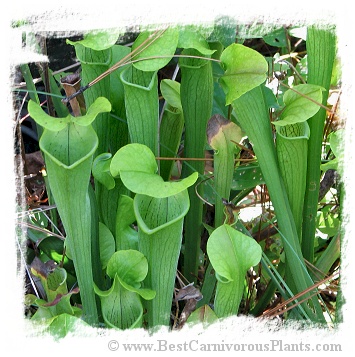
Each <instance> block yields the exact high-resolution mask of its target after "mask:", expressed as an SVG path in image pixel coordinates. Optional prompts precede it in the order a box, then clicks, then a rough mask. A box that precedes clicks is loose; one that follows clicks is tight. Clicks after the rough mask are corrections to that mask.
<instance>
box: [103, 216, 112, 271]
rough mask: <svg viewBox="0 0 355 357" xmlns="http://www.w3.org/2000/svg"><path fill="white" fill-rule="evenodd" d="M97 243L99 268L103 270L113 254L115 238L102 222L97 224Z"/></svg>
mask: <svg viewBox="0 0 355 357" xmlns="http://www.w3.org/2000/svg"><path fill="white" fill-rule="evenodd" d="M99 243H100V260H101V267H102V269H105V268H106V266H107V264H108V262H109V260H110V258H111V257H112V255H113V254H114V252H115V238H114V236H113V235H112V233H111V231H110V230H109V229H108V228H107V227H106V226H105V225H104V224H103V223H102V222H99Z"/></svg>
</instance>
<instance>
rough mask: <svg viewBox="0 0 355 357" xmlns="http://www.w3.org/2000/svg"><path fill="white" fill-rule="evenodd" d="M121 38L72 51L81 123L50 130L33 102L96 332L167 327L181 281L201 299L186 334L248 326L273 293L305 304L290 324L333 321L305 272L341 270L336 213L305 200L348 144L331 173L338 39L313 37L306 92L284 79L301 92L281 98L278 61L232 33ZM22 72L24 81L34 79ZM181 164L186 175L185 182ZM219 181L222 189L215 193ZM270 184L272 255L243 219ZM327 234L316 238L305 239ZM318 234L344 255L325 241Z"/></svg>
mask: <svg viewBox="0 0 355 357" xmlns="http://www.w3.org/2000/svg"><path fill="white" fill-rule="evenodd" d="M245 31H248V30H247V29H245ZM290 31H291V30H290ZM242 32H243V31H242ZM120 34H121V33H120V31H118V32H111V33H103V32H98V33H90V34H87V35H86V36H85V37H84V39H83V40H81V41H77V42H71V41H68V43H70V44H71V45H74V47H75V50H76V54H77V57H78V59H79V60H80V63H81V67H82V74H81V77H82V78H81V81H82V86H83V89H82V90H81V92H84V98H85V104H86V108H85V109H84V108H83V107H82V106H81V111H82V113H84V112H85V113H86V114H85V115H82V116H76V117H74V116H72V115H69V114H67V113H66V112H65V110H66V107H65V106H63V104H62V103H59V102H58V101H56V107H58V110H57V112H58V113H59V112H62V113H65V114H64V115H62V117H60V118H53V117H50V116H49V115H47V114H45V113H44V111H43V110H42V109H41V108H40V106H39V101H38V100H37V99H38V98H36V96H33V98H34V100H35V101H36V103H37V104H36V103H35V102H34V101H30V102H29V105H28V110H29V113H30V115H31V116H32V117H33V118H34V119H35V120H36V122H37V123H38V125H39V126H40V127H43V128H44V131H43V134H42V135H41V139H40V148H41V150H42V152H43V153H44V156H45V161H46V170H47V173H48V182H49V183H48V190H49V188H50V190H51V192H52V193H53V198H54V202H55V204H56V206H57V209H58V212H59V216H60V219H61V220H62V222H63V225H64V229H65V233H66V241H65V247H66V254H67V256H68V257H69V258H71V259H72V260H73V263H74V268H75V274H74V275H75V277H76V278H77V280H78V285H79V289H80V302H81V303H82V307H83V315H82V316H83V318H84V319H85V321H87V322H88V323H89V324H91V325H98V324H99V323H103V324H105V326H107V327H112V328H118V329H127V328H135V327H146V328H149V329H150V328H156V327H158V326H161V325H164V326H169V325H171V312H172V299H173V298H174V287H175V279H176V273H177V270H181V271H182V272H183V274H184V276H185V278H186V279H187V281H188V282H194V283H195V284H196V287H197V288H200V289H201V290H202V293H203V295H204V297H203V299H202V300H200V301H199V303H198V304H197V307H198V309H197V310H196V311H194V312H193V311H190V313H191V316H190V318H189V319H188V323H194V322H196V321H200V322H203V323H209V322H211V321H218V318H223V317H227V316H231V315H237V314H238V313H239V312H240V309H241V301H242V300H243V299H251V301H248V304H249V305H250V310H249V311H251V312H252V313H255V314H260V313H262V312H263V311H264V310H265V309H266V308H267V306H268V305H269V304H270V301H271V299H272V297H273V296H274V294H275V292H278V293H279V294H280V295H282V297H283V298H284V300H287V299H288V298H291V297H293V296H294V295H296V294H298V293H305V295H304V296H305V297H306V298H307V301H305V302H303V303H302V304H301V305H299V306H298V307H296V308H295V309H294V312H293V313H291V314H290V316H291V317H296V318H305V319H307V320H309V321H317V322H320V321H321V322H324V316H323V315H324V305H323V304H322V303H321V299H320V297H319V296H318V295H315V294H313V293H317V290H316V288H315V287H313V285H314V282H315V281H316V280H317V277H316V275H315V273H314V272H312V271H310V270H309V268H307V266H306V263H305V260H304V258H306V259H307V260H309V262H311V263H314V264H315V266H316V268H318V269H320V270H321V271H322V272H324V274H326V273H327V272H328V271H329V270H330V269H331V266H332V265H333V263H334V262H336V261H337V259H338V258H339V239H340V238H339V226H340V224H339V217H338V212H337V210H333V209H332V208H329V207H327V206H325V207H321V208H319V207H318V199H317V201H315V198H314V196H313V193H307V190H308V191H309V185H310V182H313V181H314V180H316V181H317V185H318V184H319V181H320V170H321V169H322V170H327V169H337V168H338V167H337V160H340V158H341V153H340V152H339V151H338V146H337V142H338V141H339V140H341V132H337V133H334V134H330V135H329V137H328V138H329V142H330V146H329V148H330V150H331V152H332V153H334V154H335V156H336V158H334V159H333V157H331V158H332V159H333V160H332V161H329V162H326V163H324V164H323V165H322V166H320V165H321V147H322V143H321V141H320V142H319V138H318V139H317V141H312V140H313V139H312V138H313V137H314V135H317V136H318V135H319V132H320V130H321V129H322V130H323V126H324V117H325V112H324V106H325V105H326V99H327V97H328V92H329V83H328V82H327V81H328V79H329V78H328V75H329V73H330V75H331V70H332V68H333V67H332V63H333V61H334V58H333V54H332V53H333V52H332V51H333V50H334V43H333V40H334V35H333V33H332V30H320V29H317V28H315V27H310V28H309V29H308V34H309V36H308V38H307V47H308V44H309V51H308V52H307V62H308V67H309V68H308V74H307V73H306V77H305V78H306V79H307V82H308V83H305V82H304V79H302V80H301V82H302V83H300V84H299V83H298V75H297V73H295V72H294V70H295V67H294V66H292V65H291V66H285V65H284V64H282V65H280V66H281V67H282V66H283V67H282V68H286V70H287V71H289V72H292V73H291V74H293V75H294V83H293V84H292V85H290V86H288V88H287V90H284V88H280V89H282V90H280V89H279V90H277V91H274V93H273V92H272V91H271V90H270V89H269V88H268V87H267V86H266V85H265V84H266V82H267V76H268V71H269V74H270V68H271V66H274V65H275V66H276V62H275V61H276V60H278V61H280V62H279V63H282V61H281V60H280V59H279V58H278V56H279V54H278V56H275V58H273V59H270V58H267V59H266V58H265V57H264V56H263V55H262V54H260V53H258V52H257V51H255V50H253V49H252V48H249V47H247V46H245V45H243V44H241V43H234V42H235V40H236V38H235V34H234V30H233V29H232V30H231V28H230V26H229V27H228V26H222V25H221V24H220V23H218V22H216V24H215V26H214V27H212V28H206V29H202V28H197V27H194V26H186V27H176V28H168V29H163V30H157V31H146V30H143V31H142V32H141V33H140V34H139V35H138V36H137V38H136V39H135V40H134V42H133V44H132V46H121V45H118V44H116V43H117V39H118V38H119V36H120ZM246 37H248V36H247V35H246ZM251 37H253V36H252V35H251ZM263 38H264V40H265V41H266V43H270V44H271V43H272V45H273V46H275V44H278V46H281V47H282V49H281V52H282V53H281V54H282V55H284V54H285V53H286V54H287V53H289V52H287V51H286V49H287V47H288V45H289V43H288V37H287V36H286V35H285V30H284V29H276V30H275V32H273V33H270V34H264V36H263ZM275 38H276V39H277V41H276V40H275ZM321 39H325V40H324V41H323V42H322V41H321ZM237 40H238V42H241V41H240V39H237ZM275 41H276V42H275ZM317 41H318V42H319V41H320V42H322V44H321V45H320V46H319V47H317V46H316V45H315V43H318V42H317ZM328 47H329V49H330V52H329V56H327V54H326V51H327V50H326V49H327V48H328ZM174 56H177V57H178V59H175V58H174ZM275 59H276V60H275ZM318 59H320V63H318V62H317V61H318ZM302 63H303V64H304V62H302ZM169 66H176V68H175V72H176V70H177V69H179V76H178V77H176V76H174V78H173V79H161V77H159V76H158V74H159V73H161V72H160V71H161V70H162V69H165V68H167V67H169ZM317 66H318V67H319V68H323V69H324V72H326V73H327V75H326V76H325V77H326V78H325V79H324V80H323V79H322V80H321V79H319V78H316V77H317V76H315V75H314V74H312V71H314V68H315V67H317ZM290 69H291V71H290ZM23 70H24V73H25V74H26V76H27V80H28V81H29V80H30V79H29V74H28V71H27V70H28V68H25V67H24V68H23ZM271 72H272V71H271ZM303 74H304V73H303ZM280 82H281V83H282V81H281V80H280ZM91 87H92V88H91ZM84 90H85V91H84ZM77 94H78V93H77ZM160 94H161V95H162V97H163V99H164V100H165V104H164V105H163V106H162V108H161V107H160V106H159V104H160V103H159V101H160V99H159V95H160ZM75 95H76V94H75ZM75 95H74V96H72V97H71V100H72V99H74V100H75ZM63 108H65V109H63ZM315 118H316V119H315ZM317 118H318V119H317ZM315 132H316V134H315ZM317 133H318V134H317ZM311 142H312V143H311ZM245 146H249V148H252V150H253V154H254V155H255V157H254V158H253V159H252V160H253V161H255V162H253V163H249V164H248V165H244V164H242V163H240V164H236V162H238V161H237V160H236V159H238V160H239V159H240V156H241V153H242V150H241V148H242V147H243V150H245V149H246V147H245ZM211 149H212V150H213V164H212V165H211V169H207V165H206V162H205V155H206V150H211ZM181 153H182V156H183V157H182V158H181V157H179V156H180V154H181ZM314 158H316V160H315V159H314ZM175 159H176V161H179V162H181V161H182V170H181V172H180V170H179V165H177V164H176V162H175V161H174V160H175ZM241 162H242V161H241ZM315 167H316V168H315ZM209 170H211V174H212V177H213V179H210V180H204V178H205V175H206V172H207V171H209ZM91 175H92V178H93V181H91V184H90V176H91ZM310 180H311V181H310ZM261 184H266V186H267V190H268V193H269V195H270V199H271V202H272V206H273V209H274V211H273V213H274V215H273V216H272V217H271V218H270V219H269V220H268V221H267V222H262V219H260V227H261V226H269V225H270V224H272V225H274V226H275V227H276V228H275V232H274V233H273V235H274V237H276V238H275V239H274V243H273V244H274V245H273V246H272V247H270V246H268V244H267V243H266V242H264V241H262V240H261V241H258V242H257V241H256V240H255V239H253V238H252V235H253V234H254V233H255V231H256V230H257V229H256V228H257V227H252V228H251V229H250V231H248V229H247V228H246V225H244V224H243V222H241V221H240V220H239V218H238V214H237V208H236V207H235V205H234V204H233V203H235V204H236V205H237V204H238V203H239V202H240V201H241V200H242V199H244V198H245V197H246V196H247V195H248V194H249V192H250V191H251V190H253V189H255V188H256V187H257V185H261ZM308 194H309V195H310V197H311V196H312V198H310V197H309V198H307V195H308ZM204 197H205V198H206V197H207V199H206V201H210V202H212V203H213V204H214V208H213V220H212V222H213V224H212V223H211V224H210V222H207V221H205V220H206V217H207V214H206V215H205V213H207V209H206V207H204V204H203V198H204ZM305 197H306V200H305ZM317 197H318V193H317ZM310 200H312V208H311V207H310V203H307V202H311V201H310ZM310 210H312V212H313V213H312V217H318V218H317V220H316V219H313V218H312V220H311V221H312V222H311V223H312V225H313V226H312V227H313V228H312V227H311V226H309V224H310V221H309V220H308V222H306V219H305V217H310V216H309V212H310ZM317 211H318V213H317ZM307 212H308V213H307ZM307 215H308V216H307ZM313 215H314V216H313ZM313 221H314V222H313ZM316 223H317V224H318V229H317V232H318V233H317V234H318V236H319V235H320V237H317V236H316V234H315V232H313V233H312V232H311V231H310V230H313V229H314V230H315V224H316ZM307 227H308V228H307ZM204 228H206V232H205V233H203V232H204ZM249 228H250V227H249ZM319 232H320V233H319ZM203 234H206V235H207V236H208V237H207V242H205V241H203V240H202V239H201V238H202V236H203ZM322 234H324V235H326V236H327V237H333V239H332V240H331V241H325V240H324V241H322V240H321V239H322V237H323V236H322ZM310 235H311V237H310ZM276 242H277V243H276ZM201 243H206V245H205V247H204V246H203V244H201ZM315 243H317V244H318V245H319V249H318V250H316V249H317V244H315ZM276 244H279V246H278V247H276V248H275V245H276ZM323 245H326V249H325V250H324V251H323V250H322V249H321V248H322V247H323ZM281 251H284V253H285V255H282V254H281ZM63 256H64V255H63ZM201 256H203V259H201ZM313 256H314V257H315V259H313ZM42 259H44V257H42ZM271 261H273V262H271ZM330 262H331V263H330ZM259 264H260V265H259ZM250 268H253V270H254V272H257V274H259V273H260V274H261V275H260V278H261V281H263V282H264V281H266V283H265V284H268V286H267V288H266V291H265V293H264V294H263V295H262V296H258V297H256V296H257V294H254V293H253V291H248V289H250V286H249V285H248V284H249V283H248V280H247V279H249V278H248V277H246V272H247V271H248V270H249V269H250ZM59 269H62V268H59ZM58 271H60V272H63V271H62V270H58ZM64 272H65V270H64ZM214 272H215V273H214ZM34 273H35V274H37V273H36V271H34ZM42 280H43V279H42ZM62 281H65V279H63V280H62ZM42 283H43V284H44V285H46V284H47V281H46V280H45V279H44V280H43V281H42ZM247 291H248V292H247ZM59 293H60V294H61V293H63V292H59ZM95 293H96V296H95ZM63 294H64V296H68V298H67V297H66V298H65V299H64V298H63V302H64V301H65V304H66V305H65V308H63V312H64V313H65V314H66V315H65V318H69V317H68V316H67V315H69V316H71V317H70V319H72V318H73V317H74V316H78V315H77V313H78V312H79V310H77V308H76V307H73V306H71V305H70V303H69V299H70V295H66V294H67V292H65V293H63ZM55 299H56V298H55V297H54V300H55ZM52 300H53V299H52ZM299 300H301V298H300V299H299ZM31 301H32V303H33V304H36V305H37V306H38V312H37V316H40V315H41V316H44V315H46V314H48V311H49V313H50V314H51V316H52V317H53V316H54V317H56V318H57V317H58V316H57V315H58V314H59V316H60V315H62V314H60V313H59V312H60V311H61V310H55V309H57V307H50V308H49V309H47V308H44V306H45V305H46V304H48V303H47V302H45V301H44V300H43V301H41V300H39V299H32V300H31ZM63 302H61V303H60V304H63ZM210 302H211V303H213V306H214V308H213V311H212V310H211V309H210V308H209V307H208V305H207V304H209V303H210ZM58 306H59V305H58ZM186 306H188V304H186ZM195 306H196V304H195ZM201 314H202V315H203V316H204V317H203V318H201ZM46 316H47V315H46ZM48 316H49V315H48ZM61 318H63V317H61Z"/></svg>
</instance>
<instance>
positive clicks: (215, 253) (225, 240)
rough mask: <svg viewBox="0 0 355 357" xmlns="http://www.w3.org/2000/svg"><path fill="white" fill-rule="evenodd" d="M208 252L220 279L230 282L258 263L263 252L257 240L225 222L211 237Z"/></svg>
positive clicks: (208, 242)
mask: <svg viewBox="0 0 355 357" xmlns="http://www.w3.org/2000/svg"><path fill="white" fill-rule="evenodd" d="M207 253H208V257H209V259H210V261H211V263H212V265H213V268H214V269H215V270H216V273H217V274H218V276H219V280H220V281H223V282H228V281H233V280H234V278H235V276H236V275H239V274H240V272H241V273H242V274H243V275H244V274H245V273H246V271H247V270H248V269H249V268H250V267H252V266H255V265H257V264H258V263H259V262H260V260H261V253H262V252H261V247H260V245H259V244H258V243H257V242H256V241H255V240H253V239H252V238H250V237H248V236H247V235H245V234H243V233H241V232H239V231H237V230H236V229H234V228H233V227H231V226H228V225H226V224H224V225H222V226H220V227H218V228H217V229H215V230H214V231H213V233H212V234H211V236H210V237H209V239H208V241H207Z"/></svg>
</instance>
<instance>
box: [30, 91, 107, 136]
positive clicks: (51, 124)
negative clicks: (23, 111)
mask: <svg viewBox="0 0 355 357" xmlns="http://www.w3.org/2000/svg"><path fill="white" fill-rule="evenodd" d="M110 110H111V104H110V102H109V101H108V100H107V99H106V98H104V97H99V98H97V99H96V100H95V102H94V103H92V105H90V107H89V109H88V111H87V113H86V114H85V115H84V116H79V117H74V116H72V115H70V114H69V115H68V116H66V117H65V118H54V117H51V116H50V115H48V114H47V113H45V112H44V111H43V109H42V108H41V106H40V105H39V104H37V103H35V102H34V101H32V100H30V101H29V103H28V112H29V114H30V115H31V117H32V118H33V119H34V120H35V121H36V123H38V124H39V125H41V126H43V127H44V128H46V129H48V130H50V131H61V130H63V129H64V128H65V127H66V126H67V125H68V124H69V123H76V124H78V125H80V126H88V125H90V124H91V123H92V122H93V121H94V120H95V118H96V117H97V115H98V114H99V113H103V112H109V111H110Z"/></svg>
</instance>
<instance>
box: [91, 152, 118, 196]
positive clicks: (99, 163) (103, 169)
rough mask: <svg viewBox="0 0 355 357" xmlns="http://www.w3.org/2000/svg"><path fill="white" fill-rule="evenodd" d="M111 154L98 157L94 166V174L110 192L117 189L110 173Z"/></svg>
mask: <svg viewBox="0 0 355 357" xmlns="http://www.w3.org/2000/svg"><path fill="white" fill-rule="evenodd" d="M111 157H112V154H111V153H103V154H100V155H98V156H96V158H95V160H94V162H93V165H92V174H93V176H94V178H95V180H97V181H98V182H100V183H101V184H102V185H104V186H105V187H106V188H107V189H108V190H112V189H113V188H114V187H115V184H116V183H115V179H114V178H113V177H112V175H111V172H110V164H111Z"/></svg>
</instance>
